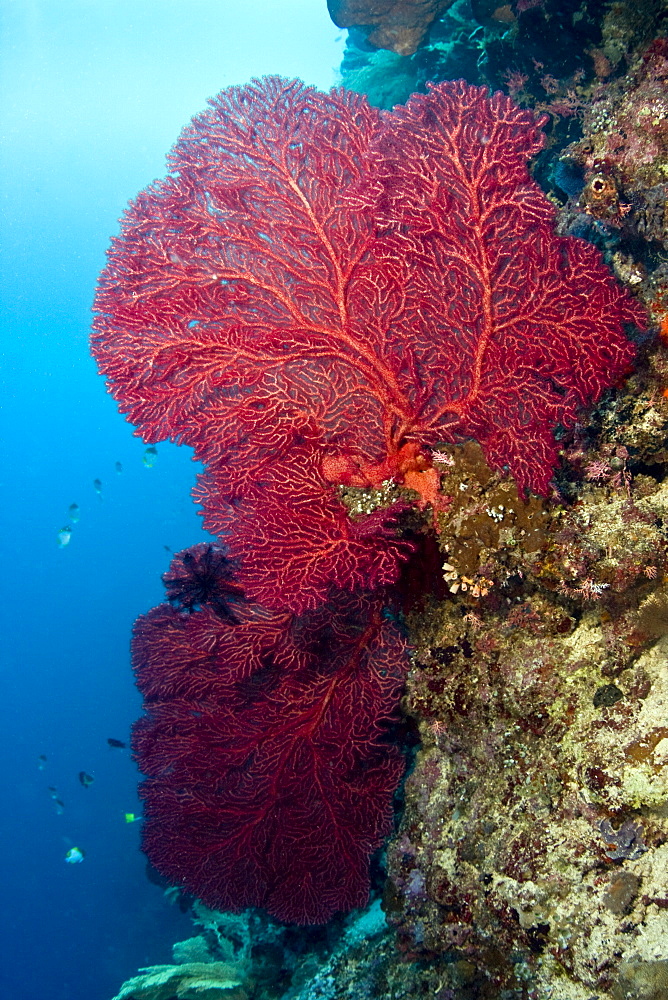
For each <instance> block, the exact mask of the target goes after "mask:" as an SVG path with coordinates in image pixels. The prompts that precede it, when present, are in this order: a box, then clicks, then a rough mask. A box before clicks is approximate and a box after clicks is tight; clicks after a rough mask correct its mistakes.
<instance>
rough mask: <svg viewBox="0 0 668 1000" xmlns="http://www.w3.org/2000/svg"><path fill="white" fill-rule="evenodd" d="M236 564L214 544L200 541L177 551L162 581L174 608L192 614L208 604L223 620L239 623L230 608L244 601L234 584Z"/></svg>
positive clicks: (241, 591)
mask: <svg viewBox="0 0 668 1000" xmlns="http://www.w3.org/2000/svg"><path fill="white" fill-rule="evenodd" d="M234 569H235V567H234V563H233V562H232V560H230V559H228V558H227V555H226V553H225V549H224V548H223V547H222V546H221V545H215V544H214V543H212V542H200V543H199V544H198V545H192V546H191V547H190V548H189V549H183V551H182V552H177V553H176V555H175V556H174V558H173V560H172V564H171V566H170V567H169V569H168V571H167V572H166V573H164V574H163V577H162V582H163V583H164V585H165V587H166V590H167V600H168V601H169V603H170V604H171V605H172V607H175V608H180V609H181V610H183V611H187V612H188V613H191V612H193V611H196V610H197V609H198V608H200V607H202V605H207V606H208V607H210V608H211V609H212V611H214V612H215V613H216V614H217V615H218V617H219V618H222V619H223V620H224V621H227V622H231V623H236V622H237V620H238V619H237V618H236V617H235V615H234V612H233V611H232V609H231V607H230V605H231V604H235V603H236V604H239V603H240V602H241V601H243V600H244V592H243V590H242V589H241V587H240V586H239V585H238V584H236V583H235V582H234Z"/></svg>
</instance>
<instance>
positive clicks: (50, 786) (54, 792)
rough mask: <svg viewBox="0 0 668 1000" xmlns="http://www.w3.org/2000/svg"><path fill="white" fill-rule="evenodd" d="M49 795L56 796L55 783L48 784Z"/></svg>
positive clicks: (55, 797) (53, 797) (54, 797)
mask: <svg viewBox="0 0 668 1000" xmlns="http://www.w3.org/2000/svg"><path fill="white" fill-rule="evenodd" d="M49 795H50V797H51V798H52V799H57V798H58V789H57V788H56V786H55V785H49Z"/></svg>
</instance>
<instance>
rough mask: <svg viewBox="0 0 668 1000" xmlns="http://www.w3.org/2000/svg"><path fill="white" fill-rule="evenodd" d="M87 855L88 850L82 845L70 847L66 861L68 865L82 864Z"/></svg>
mask: <svg viewBox="0 0 668 1000" xmlns="http://www.w3.org/2000/svg"><path fill="white" fill-rule="evenodd" d="M85 857H86V852H85V851H83V850H82V849H81V848H80V847H70V849H69V851H68V852H67V854H66V855H65V863H66V864H68V865H80V864H81V862H82V861H83V859H84V858H85Z"/></svg>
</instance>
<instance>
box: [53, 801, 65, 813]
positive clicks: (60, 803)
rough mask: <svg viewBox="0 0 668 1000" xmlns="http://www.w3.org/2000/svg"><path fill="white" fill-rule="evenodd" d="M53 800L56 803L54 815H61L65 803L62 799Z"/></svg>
mask: <svg viewBox="0 0 668 1000" xmlns="http://www.w3.org/2000/svg"><path fill="white" fill-rule="evenodd" d="M53 801H54V802H55V804H56V816H62V815H63V813H64V812H65V803H64V802H63V800H62V799H54V800H53Z"/></svg>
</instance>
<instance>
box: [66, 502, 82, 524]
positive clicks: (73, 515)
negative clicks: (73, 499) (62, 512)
mask: <svg viewBox="0 0 668 1000" xmlns="http://www.w3.org/2000/svg"><path fill="white" fill-rule="evenodd" d="M67 513H68V514H69V516H70V523H71V524H77V523H78V521H79V518H80V517H81V507H80V506H79V504H78V503H71V504H70V506H69V508H68V511H67Z"/></svg>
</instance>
